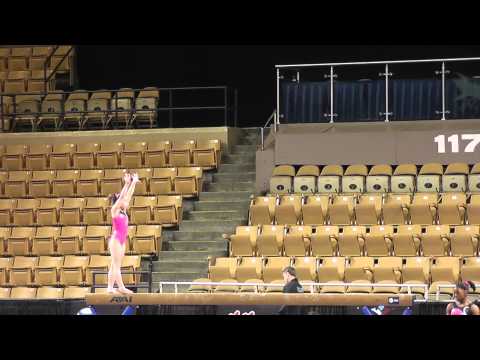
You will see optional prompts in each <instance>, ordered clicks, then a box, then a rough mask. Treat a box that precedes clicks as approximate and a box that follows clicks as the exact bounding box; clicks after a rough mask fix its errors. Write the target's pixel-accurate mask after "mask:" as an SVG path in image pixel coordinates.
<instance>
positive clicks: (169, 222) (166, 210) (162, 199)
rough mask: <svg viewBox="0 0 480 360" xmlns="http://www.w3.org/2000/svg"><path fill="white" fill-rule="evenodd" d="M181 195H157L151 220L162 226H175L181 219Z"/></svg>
mask: <svg viewBox="0 0 480 360" xmlns="http://www.w3.org/2000/svg"><path fill="white" fill-rule="evenodd" d="M182 211H183V210H182V197H181V196H178V195H177V196H165V195H163V196H162V195H161V196H157V205H156V206H154V208H153V220H154V222H155V223H157V224H161V225H162V226H164V227H174V226H177V225H178V224H179V223H180V222H181V221H182Z"/></svg>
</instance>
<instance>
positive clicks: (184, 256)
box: [158, 250, 228, 270]
mask: <svg viewBox="0 0 480 360" xmlns="http://www.w3.org/2000/svg"><path fill="white" fill-rule="evenodd" d="M209 256H212V257H223V256H228V254H227V252H226V251H225V250H216V251H205V250H204V251H185V250H184V251H161V252H160V254H159V256H158V259H159V261H160V262H161V261H162V260H172V261H173V260H179V261H180V260H181V261H183V260H204V261H207V258H208V257H209ZM179 270H180V269H179Z"/></svg>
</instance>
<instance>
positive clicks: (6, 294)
mask: <svg viewBox="0 0 480 360" xmlns="http://www.w3.org/2000/svg"><path fill="white" fill-rule="evenodd" d="M1 60H2V59H1V58H0V61H1ZM2 270H4V269H0V279H1V276H2V275H1V274H2ZM0 284H1V280H0ZM11 291H12V288H7V287H0V299H8V298H10V292H11Z"/></svg>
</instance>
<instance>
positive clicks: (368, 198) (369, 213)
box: [354, 194, 383, 225]
mask: <svg viewBox="0 0 480 360" xmlns="http://www.w3.org/2000/svg"><path fill="white" fill-rule="evenodd" d="M382 203H383V195H380V194H364V195H360V197H359V199H358V204H355V208H354V209H355V218H356V222H357V224H358V225H377V224H380V222H381V215H382Z"/></svg>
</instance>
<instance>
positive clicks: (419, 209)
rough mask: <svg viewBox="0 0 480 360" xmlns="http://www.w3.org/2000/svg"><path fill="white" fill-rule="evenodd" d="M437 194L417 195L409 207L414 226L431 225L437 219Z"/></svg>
mask: <svg viewBox="0 0 480 360" xmlns="http://www.w3.org/2000/svg"><path fill="white" fill-rule="evenodd" d="M437 205H438V194H437V193H416V194H415V195H414V196H413V200H412V204H411V205H410V206H409V210H410V221H411V223H412V224H421V225H431V224H434V223H435V221H436V218H437Z"/></svg>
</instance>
